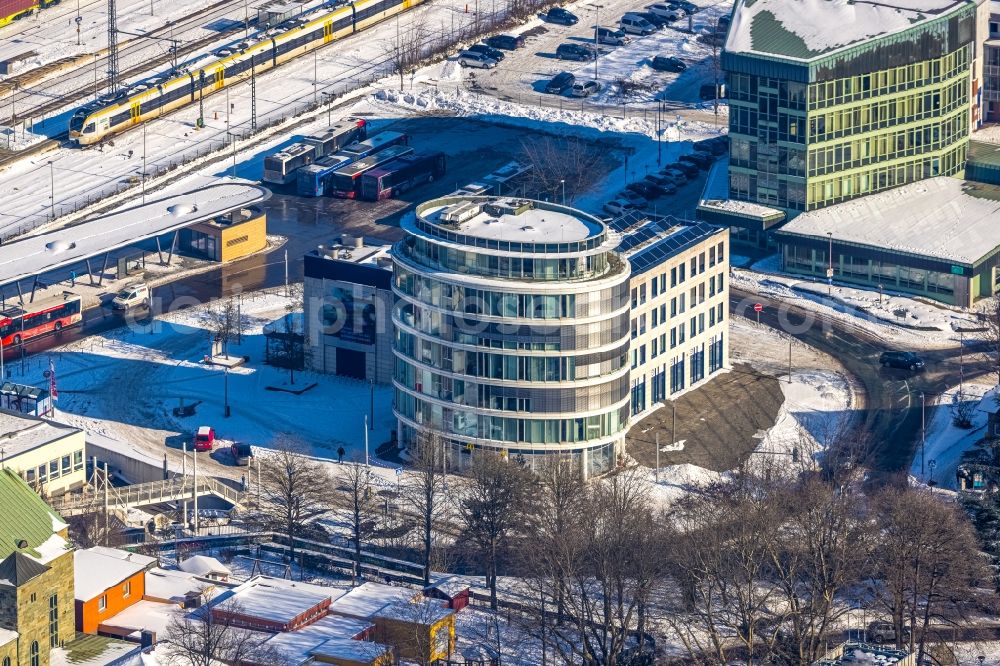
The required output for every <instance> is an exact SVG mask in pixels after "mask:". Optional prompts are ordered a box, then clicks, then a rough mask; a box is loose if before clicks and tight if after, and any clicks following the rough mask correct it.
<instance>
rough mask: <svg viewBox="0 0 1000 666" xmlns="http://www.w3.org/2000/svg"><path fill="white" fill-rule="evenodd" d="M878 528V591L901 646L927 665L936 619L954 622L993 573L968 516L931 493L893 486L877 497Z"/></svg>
mask: <svg viewBox="0 0 1000 666" xmlns="http://www.w3.org/2000/svg"><path fill="white" fill-rule="evenodd" d="M874 504H875V511H874V515H875V518H876V520H877V525H878V527H879V538H878V542H877V545H876V548H877V549H876V558H875V561H876V562H877V563H878V565H879V566H878V567H877V568H875V569H874V571H873V573H874V574H875V576H874V577H875V583H876V589H877V590H880V591H881V601H882V603H883V604H884V605H885V608H886V610H887V611H888V612H889V614H890V615H891V618H892V623H893V625H894V627H895V630H896V644H897V646H902V643H903V636H904V627H906V626H907V625H909V627H910V628H911V630H910V638H909V645H908V646H907V647H908V648H909V650H910V652H915V653H916V663H918V664H919V663H923V659H924V655H925V653H926V649H927V642H928V640H930V639H931V638H932V636H931V633H930V625H931V622H932V621H944V622H946V623H950V622H954V621H955V620H956V619H957V618H959V617H960V616H961V614H962V608H963V605H964V604H965V603H967V602H968V601H969V600H970V599H971V598H972V597H973V596H974V595H975V594H976V590H975V586H976V583H977V581H981V580H987V579H988V574H987V572H986V571H985V569H984V564H983V561H982V559H981V558H980V556H979V547H978V544H977V542H976V539H975V535H974V533H973V531H972V528H971V525H970V524H969V521H968V520H967V518H966V517H965V516H964V515H962V513H961V512H960V511H959V509H958V507H957V505H955V504H952V503H947V504H946V503H945V502H944V500H942V499H940V498H938V497H937V496H935V495H934V494H933V493H932V492H931V491H929V490H924V489H915V488H903V489H897V488H891V489H889V490H885V491H883V492H882V493H879V494H878V495H876V496H875V497H874Z"/></svg>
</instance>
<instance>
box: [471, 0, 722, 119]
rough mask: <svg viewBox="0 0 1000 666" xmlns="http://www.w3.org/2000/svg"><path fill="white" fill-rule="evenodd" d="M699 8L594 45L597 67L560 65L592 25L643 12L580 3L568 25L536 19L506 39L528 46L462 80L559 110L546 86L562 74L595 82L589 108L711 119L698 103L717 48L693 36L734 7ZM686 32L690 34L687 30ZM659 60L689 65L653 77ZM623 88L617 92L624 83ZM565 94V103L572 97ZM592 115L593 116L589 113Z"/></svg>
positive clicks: (632, 0) (710, 78) (626, 2)
mask: <svg viewBox="0 0 1000 666" xmlns="http://www.w3.org/2000/svg"><path fill="white" fill-rule="evenodd" d="M695 4H698V5H699V6H700V7H701V10H700V11H699V12H697V13H695V14H693V15H692V16H691V17H689V19H688V18H682V19H680V20H679V21H676V22H674V23H673V24H671V25H669V26H667V27H664V28H661V29H659V30H657V31H656V32H654V33H653V34H651V35H647V36H639V35H630V36H629V37H630V42H629V43H628V44H626V45H624V46H610V45H605V44H602V45H600V46H599V50H600V53H601V55H600V56H599V57H598V58H597V62H596V63H594V62H577V61H571V60H561V59H559V58H558V57H557V56H556V51H557V49H558V48H559V45H560V44H580V45H592V44H593V41H594V26H595V25H601V26H607V27H610V28H617V27H618V20H619V18H620V17H621V16H622V15H623V14H624V13H626V12H629V11H645V8H646V3H642V2H636V0H613V1H611V2H607V3H603V4H598V3H596V2H578V3H573V4H570V5H567V9H569V10H570V11H571V12H573V13H574V14H575V15H576V16H577V17H578V19H579V21H578V23H577V24H576V25H572V26H566V25H561V24H558V23H551V22H547V21H544V20H543V19H541V18H539V19H537V20H534V21H531V22H529V23H528V24H527V25H526V26H524V27H523V28H521V29H519V30H512V31H510V34H515V35H516V34H521V35H523V36H524V37H525V45H524V46H523V47H521V48H519V49H517V50H514V51H505V52H504V55H505V57H504V59H503V60H502V61H501V62H500V63H499V64H498V65H497V67H496V68H494V69H488V70H481V69H475V70H472V69H469V70H467V71H466V72H465V78H466V80H467V81H468V79H473V80H475V82H476V85H477V87H478V89H482V90H484V91H486V92H488V93H489V94H494V95H496V96H498V97H501V98H503V99H507V100H511V101H519V102H520V101H524V102H530V103H535V102H537V103H541V104H546V105H552V104H559V103H560V100H559V99H558V98H556V99H552V98H553V97H556V96H553V95H546V93H545V86H546V84H547V83H548V82H549V81H550V80H551V79H552V77H553V76H555V75H556V74H558V73H559V72H562V71H568V72H571V73H573V74H574V75H575V76H576V78H577V79H596V81H597V82H598V84H599V85H600V91H599V92H597V93H596V94H594V95H592V96H591V97H589V98H588V99H587V100H586V103H587V105H588V106H592V107H600V106H610V107H621V106H622V105H623V102H624V105H625V106H631V107H636V106H647V107H650V108H655V106H656V102H657V100H661V101H664V102H665V103H666V104H667V108H669V109H670V110H671V113H672V114H677V113H679V114H681V115H685V116H689V117H692V119H697V120H702V121H711V120H712V117H713V116H714V113H713V109H712V104H711V103H710V102H709V103H706V102H705V101H704V100H702V99H700V95H699V93H700V88H701V86H702V85H705V84H711V83H712V82H714V80H715V77H716V71H717V68H718V62H717V53H718V49H713V48H712V47H711V46H708V45H706V44H704V43H702V42H700V41H699V40H698V35H699V34H701V33H704V32H708V31H710V30H711V29H713V28H714V26H715V25H716V23H717V21H718V19H719V17H720V16H723V15H727V14H728V13H729V11H730V9H731V7H732V4H731V3H730V2H728V1H724V2H714V3H702V2H697V3H695ZM689 30H691V32H689ZM657 55H665V56H675V57H678V58H680V59H681V60H682V61H684V63H685V64H686V65H687V69H686V70H685V71H684V72H681V73H672V72H661V71H655V70H654V69H653V68H652V67H651V66H650V64H651V62H652V59H653V57H655V56H657ZM622 82H624V83H625V87H626V88H627V90H625V91H624V94H623V91H622V85H621V83H622ZM569 96H570V93H569V91H566V92H563V93H562V97H564V98H565V97H569ZM593 110H598V109H597V108H594V109H593Z"/></svg>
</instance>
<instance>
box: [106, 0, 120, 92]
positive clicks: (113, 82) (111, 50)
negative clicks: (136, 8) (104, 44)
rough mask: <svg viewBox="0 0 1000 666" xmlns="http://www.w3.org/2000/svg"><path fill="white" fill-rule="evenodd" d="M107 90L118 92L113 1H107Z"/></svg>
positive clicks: (115, 18)
mask: <svg viewBox="0 0 1000 666" xmlns="http://www.w3.org/2000/svg"><path fill="white" fill-rule="evenodd" d="M108 89H109V92H110V93H111V94H112V95H113V94H115V93H116V92H118V21H117V12H116V10H115V0H108Z"/></svg>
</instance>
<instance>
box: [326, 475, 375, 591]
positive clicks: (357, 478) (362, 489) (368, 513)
mask: <svg viewBox="0 0 1000 666" xmlns="http://www.w3.org/2000/svg"><path fill="white" fill-rule="evenodd" d="M336 490H337V492H336V495H335V497H334V505H335V506H336V508H337V509H338V510H340V511H341V512H343V513H346V514H347V521H348V526H349V528H350V532H351V536H350V540H351V544H352V545H353V546H354V571H353V573H352V575H351V580H352V582H355V581H356V579H357V576H358V574H360V573H361V544H362V542H364V541H366V540H367V539H368V538H369V537H371V536H372V534H374V532H375V527H376V523H375V517H376V515H377V512H378V507H377V503H376V501H375V489H374V488H373V487H372V475H371V469H370V468H369V467H368V466H367V465H362V464H361V463H358V462H354V463H351V464H347V465H338V466H337V474H336Z"/></svg>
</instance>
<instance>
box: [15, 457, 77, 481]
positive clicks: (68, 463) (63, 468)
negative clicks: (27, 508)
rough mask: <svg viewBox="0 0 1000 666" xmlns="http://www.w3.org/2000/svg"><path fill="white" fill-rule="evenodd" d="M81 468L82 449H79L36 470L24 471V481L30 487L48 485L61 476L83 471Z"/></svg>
mask: <svg viewBox="0 0 1000 666" xmlns="http://www.w3.org/2000/svg"><path fill="white" fill-rule="evenodd" d="M83 466H84V460H83V449H80V450H79V451H74V452H73V453H72V454H67V455H64V456H60V457H59V458H53V459H52V460H50V461H48V463H45V464H42V465H39V466H38V467H37V469H36V468H33V469H27V470H24V480H25V481H27V482H28V484H29V485H32V486H34V485H35V484H36V483H39V484H42V483H48V482H50V481H54V480H55V479H58V478H59V477H61V476H66V475H69V474H72V473H73V472H78V471H80V470H81V469H83Z"/></svg>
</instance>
